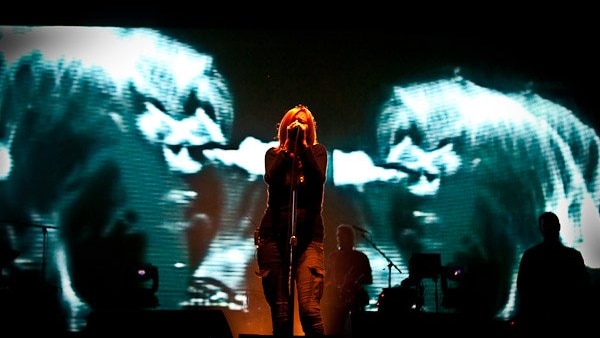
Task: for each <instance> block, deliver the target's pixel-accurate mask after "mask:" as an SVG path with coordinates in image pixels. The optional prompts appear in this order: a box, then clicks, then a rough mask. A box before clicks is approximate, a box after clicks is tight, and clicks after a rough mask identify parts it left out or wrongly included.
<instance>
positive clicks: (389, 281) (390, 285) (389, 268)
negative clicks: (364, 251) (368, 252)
mask: <svg viewBox="0 0 600 338" xmlns="http://www.w3.org/2000/svg"><path fill="white" fill-rule="evenodd" d="M365 233H366V232H364V231H361V234H360V235H361V236H362V238H364V239H365V240H366V241H367V242H369V244H371V246H372V247H373V248H374V249H375V250H377V252H379V254H380V255H381V256H383V258H385V259H386V260H387V261H388V265H387V267H388V288H391V287H392V267H394V268H396V270H398V272H399V273H402V271H400V268H398V266H397V265H396V264H394V263H393V262H392V260H391V259H389V258H388V257H387V256H386V255H385V254H384V253H383V251H381V250H380V249H379V248H378V247H377V245H375V243H373V241H372V240H371V239H370V238H368V237H367V236H365Z"/></svg>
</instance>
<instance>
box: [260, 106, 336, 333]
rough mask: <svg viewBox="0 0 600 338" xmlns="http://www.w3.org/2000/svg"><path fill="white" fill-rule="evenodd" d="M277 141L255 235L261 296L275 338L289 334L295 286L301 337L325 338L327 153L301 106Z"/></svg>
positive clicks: (269, 160) (284, 124) (268, 162)
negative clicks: (324, 221)
mask: <svg viewBox="0 0 600 338" xmlns="http://www.w3.org/2000/svg"><path fill="white" fill-rule="evenodd" d="M277 138H278V140H279V145H278V146H276V147H272V148H270V149H268V150H267V152H266V154H265V176H264V180H265V183H266V185H267V192H268V195H267V208H266V209H265V212H264V215H263V218H262V220H261V223H260V227H259V230H258V250H257V262H258V266H259V269H260V276H261V277H262V287H263V292H264V295H265V298H266V300H267V302H268V303H269V306H270V309H271V319H272V325H273V335H275V336H277V337H287V336H291V335H292V333H293V325H292V324H293V315H292V314H293V312H292V311H293V307H292V305H293V302H292V301H293V300H294V298H293V297H290V296H292V293H291V292H290V289H291V290H292V291H293V290H294V289H293V287H294V284H295V286H296V288H297V292H298V309H299V315H300V323H301V324H302V330H303V331H304V334H305V335H306V336H309V337H315V336H323V335H324V334H325V329H324V327H323V320H322V317H321V297H322V296H323V285H324V274H325V267H324V263H325V262H324V260H325V258H324V251H323V250H324V247H323V238H324V228H325V227H324V224H323V217H322V209H323V197H324V185H325V180H326V173H327V149H326V148H325V146H324V145H322V144H320V143H318V141H317V129H316V121H315V119H314V117H313V114H312V113H311V112H310V110H308V108H307V107H306V106H303V105H297V106H295V107H293V108H291V109H290V110H288V111H287V112H286V113H285V114H284V116H283V118H282V119H281V121H280V122H279V125H278V133H277ZM293 211H295V213H294V212H293ZM290 244H292V245H293V247H292V250H290ZM292 251H293V253H292ZM290 254H292V259H293V262H292V269H290ZM290 272H291V273H292V274H291V275H290ZM290 277H291V278H290ZM294 282H295V283H294Z"/></svg>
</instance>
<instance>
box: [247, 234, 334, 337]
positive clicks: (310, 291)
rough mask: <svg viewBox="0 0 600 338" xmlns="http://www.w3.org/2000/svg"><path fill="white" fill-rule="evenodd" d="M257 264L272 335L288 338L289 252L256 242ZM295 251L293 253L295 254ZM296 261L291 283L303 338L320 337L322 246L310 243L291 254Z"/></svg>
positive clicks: (270, 242)
mask: <svg viewBox="0 0 600 338" xmlns="http://www.w3.org/2000/svg"><path fill="white" fill-rule="evenodd" d="M258 244H259V245H258V251H257V261H258V266H259V269H260V276H261V278H262V287H263V292H264V295H265V298H266V300H267V303H269V306H270V308H271V320H272V323H273V335H274V336H275V337H289V336H290V335H291V334H292V330H291V328H292V327H291V325H292V320H293V318H290V313H289V307H288V305H292V304H290V303H289V302H288V294H289V291H288V282H289V281H290V278H289V269H288V266H289V264H288V262H289V255H290V254H289V252H287V248H286V246H285V245H278V244H277V242H276V241H275V240H272V239H260V240H259V243H258ZM296 251H297V250H296ZM294 254H295V255H296V258H297V264H296V270H295V272H296V273H295V281H296V290H297V291H296V292H297V296H298V297H297V299H298V309H299V315H300V323H301V325H302V330H303V331H304V334H305V335H306V336H307V337H319V336H324V334H325V332H324V331H325V329H324V327H323V320H322V318H321V305H320V302H321V297H322V296H323V286H324V278H323V277H324V272H325V269H324V254H323V243H320V242H316V241H312V242H310V243H309V244H308V246H307V247H306V249H305V250H302V251H299V252H298V251H297V252H295V253H294Z"/></svg>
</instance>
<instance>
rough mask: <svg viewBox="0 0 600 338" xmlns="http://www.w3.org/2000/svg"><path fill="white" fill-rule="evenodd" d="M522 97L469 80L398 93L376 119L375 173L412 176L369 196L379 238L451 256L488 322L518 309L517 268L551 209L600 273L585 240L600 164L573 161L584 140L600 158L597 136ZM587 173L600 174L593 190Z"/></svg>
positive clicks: (593, 233) (593, 224)
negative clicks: (466, 274)
mask: <svg viewBox="0 0 600 338" xmlns="http://www.w3.org/2000/svg"><path fill="white" fill-rule="evenodd" d="M518 96H519V95H513V96H512V97H511V96H509V95H505V94H502V93H499V92H495V91H492V90H488V89H486V88H483V87H479V86H477V85H475V84H473V83H470V82H468V81H464V80H440V81H434V82H429V83H422V84H415V85H410V86H406V87H396V88H395V89H394V92H393V95H392V98H390V100H389V101H388V102H387V104H386V105H385V107H384V109H383V110H382V112H381V114H380V116H379V119H378V131H377V140H378V149H379V151H380V152H379V154H378V157H379V159H380V160H376V161H375V163H376V164H377V165H379V166H381V167H383V168H386V169H393V170H397V171H399V172H400V173H402V174H400V173H399V174H397V175H395V176H393V177H394V179H389V180H388V181H390V182H392V181H393V182H396V184H394V185H381V184H379V183H371V184H366V185H364V186H363V189H364V193H365V195H366V197H365V200H366V203H365V204H366V206H367V210H369V211H368V212H367V214H368V216H367V217H370V220H371V222H372V224H373V227H374V231H380V232H381V233H382V234H387V233H388V229H389V228H391V231H392V234H393V242H394V245H395V246H397V248H398V249H399V250H400V255H401V257H402V260H404V261H405V262H406V261H407V260H408V258H409V257H410V255H411V254H412V253H415V252H417V253H418V252H426V253H441V254H442V259H443V260H444V261H445V262H452V263H456V264H460V265H463V266H466V267H467V271H470V275H469V278H470V279H469V281H468V283H471V284H469V287H470V288H469V289H468V290H467V294H466V295H465V296H464V300H463V301H464V302H465V303H466V304H465V307H466V308H467V310H468V311H473V313H478V314H488V315H494V314H499V313H500V311H501V310H506V311H508V310H507V308H511V307H512V303H511V302H512V301H514V299H513V295H514V289H513V286H514V283H513V282H514V276H515V268H516V264H517V263H518V259H519V257H520V255H521V252H522V250H523V248H525V247H527V246H529V245H531V244H533V243H535V242H536V241H537V240H538V239H539V235H538V234H537V227H536V218H537V215H539V213H540V212H541V211H543V210H556V211H558V212H559V213H560V214H561V215H562V217H563V218H564V220H565V221H564V222H563V224H568V225H569V226H568V227H567V228H565V229H562V231H561V235H562V237H563V241H564V242H566V244H568V245H572V246H575V247H578V248H580V249H582V251H583V252H587V253H588V254H587V255H585V254H584V255H585V256H587V257H586V264H588V265H589V266H593V265H594V264H597V263H598V262H597V261H595V260H594V259H596V260H597V258H595V257H598V253H597V252H592V250H595V249H592V247H591V245H588V246H586V245H584V238H583V237H582V229H598V227H599V225H598V222H597V215H598V212H597V208H596V206H597V205H598V198H597V196H595V195H596V191H597V190H590V189H593V188H595V187H597V184H598V170H599V169H598V163H597V159H596V161H595V162H594V163H590V162H589V161H587V162H581V161H579V160H578V159H577V157H576V156H574V155H575V154H574V153H576V152H577V151H580V149H581V144H580V142H582V141H581V140H582V138H585V141H583V143H584V144H585V145H586V146H588V147H593V148H595V149H598V145H599V144H600V143H599V142H598V137H597V135H595V134H590V133H589V130H590V129H589V128H587V127H586V126H584V125H583V124H582V123H581V122H580V121H578V120H577V119H576V118H574V117H573V115H572V113H571V112H570V111H568V110H567V109H565V108H563V107H560V108H562V109H558V107H556V106H554V107H552V108H553V109H548V107H549V106H550V103H549V102H548V101H546V100H542V99H540V98H537V101H536V100H535V99H532V98H529V99H520V100H517V99H515V98H516V97H518ZM543 103H545V104H543ZM564 126H569V128H570V131H569V132H565V129H564ZM576 135H577V136H576ZM586 172H587V173H594V174H593V175H591V177H590V179H588V180H585V179H584V173H586ZM588 176H589V175H588ZM388 177H392V176H390V175H388ZM385 180H386V179H385V178H382V177H380V178H379V179H378V181H385ZM581 182H586V184H581ZM590 203H591V204H590ZM587 233H588V234H589V237H588V242H593V239H592V238H598V237H597V234H598V231H597V230H588V231H587ZM378 239H379V240H380V242H381V243H384V245H389V243H388V241H387V240H386V238H385V237H384V235H381V237H379V238H378ZM374 270H375V269H374ZM506 307H507V308H506Z"/></svg>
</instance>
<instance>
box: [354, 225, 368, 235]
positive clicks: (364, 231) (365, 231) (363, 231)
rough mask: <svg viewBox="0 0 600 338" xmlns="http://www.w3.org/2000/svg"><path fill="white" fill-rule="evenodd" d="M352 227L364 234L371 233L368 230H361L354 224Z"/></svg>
mask: <svg viewBox="0 0 600 338" xmlns="http://www.w3.org/2000/svg"><path fill="white" fill-rule="evenodd" d="M350 225H351V226H352V227H353V228H354V230H357V231H360V232H362V233H369V231H367V229H363V228H361V227H359V226H356V225H354V224H350Z"/></svg>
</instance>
